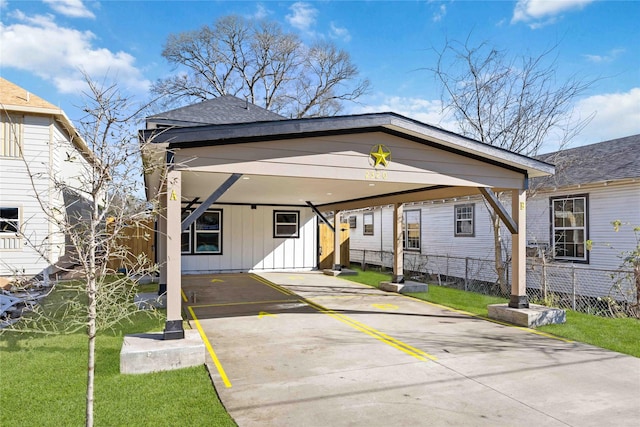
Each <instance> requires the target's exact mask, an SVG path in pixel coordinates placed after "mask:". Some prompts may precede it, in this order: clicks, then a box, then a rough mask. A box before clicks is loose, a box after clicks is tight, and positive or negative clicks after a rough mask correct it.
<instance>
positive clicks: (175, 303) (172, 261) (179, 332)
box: [164, 170, 184, 340]
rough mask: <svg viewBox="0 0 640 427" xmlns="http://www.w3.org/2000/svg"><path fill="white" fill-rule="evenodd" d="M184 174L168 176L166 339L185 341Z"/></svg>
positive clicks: (177, 173) (172, 173)
mask: <svg viewBox="0 0 640 427" xmlns="http://www.w3.org/2000/svg"><path fill="white" fill-rule="evenodd" d="M181 190H182V173H181V172H180V171H176V170H170V171H169V172H168V173H167V234H166V239H167V252H166V253H167V260H166V264H167V322H166V324H165V329H164V339H165V340H172V339H181V338H184V329H183V327H182V314H181V312H182V300H181V298H180V293H181V290H182V272H181V269H182V265H181V256H182V255H181V253H180V242H181V236H182V229H181V223H182V215H181V210H182V209H181V208H182V195H181V193H182V191H181Z"/></svg>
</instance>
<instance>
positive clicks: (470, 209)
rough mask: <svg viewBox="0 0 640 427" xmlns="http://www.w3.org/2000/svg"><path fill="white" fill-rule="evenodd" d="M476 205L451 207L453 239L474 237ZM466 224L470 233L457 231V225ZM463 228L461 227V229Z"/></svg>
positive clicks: (466, 204)
mask: <svg viewBox="0 0 640 427" xmlns="http://www.w3.org/2000/svg"><path fill="white" fill-rule="evenodd" d="M475 216H476V205H475V203H465V204H463V205H454V207H453V235H454V236H455V237H475V235H476V225H475V223H476V222H475ZM464 223H468V224H469V226H470V228H471V231H469V232H464V231H459V229H458V225H461V226H462V225H463V224H464ZM461 228H463V227H461Z"/></svg>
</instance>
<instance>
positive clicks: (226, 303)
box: [191, 299, 297, 308]
mask: <svg viewBox="0 0 640 427" xmlns="http://www.w3.org/2000/svg"><path fill="white" fill-rule="evenodd" d="M285 302H297V300H291V299H278V300H267V301H246V302H221V303H218V304H203V305H192V306H191V307H194V308H204V307H226V306H233V305H251V304H280V303H285Z"/></svg>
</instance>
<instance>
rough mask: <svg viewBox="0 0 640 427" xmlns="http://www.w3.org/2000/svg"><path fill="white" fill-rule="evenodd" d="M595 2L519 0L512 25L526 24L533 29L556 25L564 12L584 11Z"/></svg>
mask: <svg viewBox="0 0 640 427" xmlns="http://www.w3.org/2000/svg"><path fill="white" fill-rule="evenodd" d="M593 1H595V0H518V3H516V7H515V9H514V11H513V17H512V18H511V23H512V24H515V23H517V22H524V23H527V24H529V27H531V28H532V29H537V28H541V27H543V26H545V25H549V24H552V23H554V22H555V21H556V20H557V17H558V16H559V15H560V14H562V13H563V12H566V11H569V10H575V9H582V8H583V7H585V6H586V5H587V4H589V3H592V2H593Z"/></svg>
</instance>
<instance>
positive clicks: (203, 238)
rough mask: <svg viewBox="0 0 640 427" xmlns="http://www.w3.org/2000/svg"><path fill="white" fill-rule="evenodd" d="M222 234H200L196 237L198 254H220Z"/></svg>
mask: <svg viewBox="0 0 640 427" xmlns="http://www.w3.org/2000/svg"><path fill="white" fill-rule="evenodd" d="M219 241H220V234H218V233H198V234H197V235H196V252H220V245H219Z"/></svg>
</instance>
